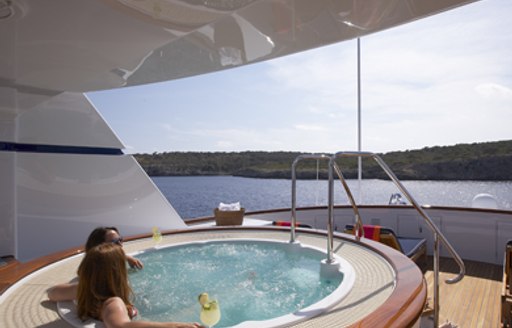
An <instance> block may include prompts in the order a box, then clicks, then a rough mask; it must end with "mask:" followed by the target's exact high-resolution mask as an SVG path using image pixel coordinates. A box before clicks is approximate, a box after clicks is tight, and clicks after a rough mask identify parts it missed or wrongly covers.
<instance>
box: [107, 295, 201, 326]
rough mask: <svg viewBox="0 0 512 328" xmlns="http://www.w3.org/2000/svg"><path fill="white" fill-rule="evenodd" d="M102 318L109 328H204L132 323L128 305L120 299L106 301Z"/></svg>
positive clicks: (162, 323) (170, 323) (189, 324)
mask: <svg viewBox="0 0 512 328" xmlns="http://www.w3.org/2000/svg"><path fill="white" fill-rule="evenodd" d="M101 317H102V320H103V323H104V324H105V326H106V327H107V328H125V327H126V328H128V327H130V328H204V327H203V326H201V325H200V324H198V323H188V322H150V321H131V320H130V317H129V316H128V310H127V309H126V305H125V304H124V302H123V300H122V299H121V298H119V297H111V298H109V299H108V300H106V301H105V303H104V304H103V309H102V311H101Z"/></svg>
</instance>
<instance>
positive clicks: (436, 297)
mask: <svg viewBox="0 0 512 328" xmlns="http://www.w3.org/2000/svg"><path fill="white" fill-rule="evenodd" d="M434 327H439V234H438V233H437V232H434Z"/></svg>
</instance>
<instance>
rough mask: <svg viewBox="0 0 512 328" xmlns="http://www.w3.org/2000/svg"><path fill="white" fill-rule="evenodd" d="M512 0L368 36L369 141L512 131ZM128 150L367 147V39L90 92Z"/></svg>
mask: <svg viewBox="0 0 512 328" xmlns="http://www.w3.org/2000/svg"><path fill="white" fill-rule="evenodd" d="M511 15H512V1H510V0H482V1H479V2H476V3H473V4H470V5H467V6H464V7H460V8H457V9H454V10H452V11H449V12H445V13H442V14H438V15H435V16H432V17H429V18H425V19H422V20H418V21H416V22H413V23H410V24H406V25H403V26H399V27H395V28H392V29H389V30H386V31H382V32H379V33H376V34H372V35H370V36H365V37H363V38H361V39H360V45H361V97H362V102H361V110H362V111H361V118H362V121H361V122H362V123H361V145H360V147H361V149H362V150H364V151H371V152H378V153H386V152H390V151H404V150H412V149H421V148H424V147H433V146H446V145H455V144H460V143H475V142H489V141H499V140H510V139H512V28H511V25H510V23H509V19H510V16H511ZM87 95H88V97H89V98H90V100H91V101H92V102H93V104H94V105H95V106H96V108H97V109H98V110H99V112H100V113H101V114H102V115H103V117H104V118H105V119H106V121H107V122H108V123H109V125H110V126H111V127H112V128H113V130H114V131H115V132H116V134H117V135H118V136H119V138H120V139H121V140H122V141H123V143H124V144H125V146H126V148H125V153H154V152H170V151H208V152H210V151H211V152H217V151H220V152H231V151H258V150H261V151H302V152H314V153H321V152H329V153H332V152H337V151H350V150H357V149H358V147H359V145H358V124H357V108H358V104H357V41H356V40H349V41H345V42H342V43H338V44H335V45H330V46H325V47H322V48H317V49H314V50H310V51H306V52H302V53H299V54H295V55H290V56H287V57H282V58H278V59H274V60H272V61H267V62H263V63H259V64H253V65H248V66H245V67H239V68H235V69H230V70H225V71H221V72H216V73H211V74H207V75H202V76H196V77H190V78H185V79H180V80H174V81H169V82H163V83H157V84H152V85H145V86H138V87H130V88H122V89H117V90H110V91H101V92H92V93H88V94H87Z"/></svg>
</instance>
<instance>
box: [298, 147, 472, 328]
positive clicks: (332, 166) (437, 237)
mask: <svg viewBox="0 0 512 328" xmlns="http://www.w3.org/2000/svg"><path fill="white" fill-rule="evenodd" d="M339 157H361V158H362V157H371V158H373V159H374V160H375V161H376V162H377V164H379V166H380V167H381V168H382V169H383V170H384V172H386V174H387V175H388V177H389V178H390V179H391V181H392V182H393V183H394V184H395V185H396V187H397V188H398V189H399V190H400V192H401V193H402V194H403V195H404V196H405V197H406V198H407V200H408V201H409V202H410V203H411V204H412V206H413V207H414V209H415V210H416V211H417V212H418V213H419V214H420V215H421V217H422V218H423V219H424V221H425V222H426V223H427V226H428V227H429V228H430V229H431V231H432V233H433V234H434V256H433V257H434V300H433V301H434V327H438V326H439V261H440V260H439V255H440V243H442V244H443V245H444V246H445V247H446V249H447V250H448V252H449V253H450V254H451V256H452V257H453V258H454V260H455V262H457V264H458V266H459V268H460V271H459V274H458V275H457V276H455V277H454V278H452V279H447V280H446V283H448V284H453V283H456V282H458V281H460V280H461V279H462V278H463V277H464V275H465V271H466V269H465V266H464V262H463V261H462V259H461V258H460V256H459V255H458V254H457V252H456V251H455V249H454V248H453V247H452V245H451V244H450V242H449V241H448V240H447V239H446V237H445V236H444V235H443V233H442V232H441V231H440V230H439V228H438V227H437V226H436V225H435V223H434V222H433V221H432V219H431V218H430V217H429V216H428V214H427V213H426V212H425V211H424V210H423V209H422V208H421V206H420V205H419V204H418V203H417V202H416V200H415V199H414V198H413V197H412V195H411V194H410V193H409V191H408V190H407V189H406V188H405V187H404V185H403V184H402V183H401V182H400V180H398V178H397V177H396V175H395V174H394V173H393V171H391V169H390V168H389V166H388V165H387V164H386V163H385V162H384V161H383V160H382V159H381V158H380V157H379V156H378V155H376V154H374V153H371V152H337V153H335V154H334V155H332V156H329V155H326V154H312V155H300V156H298V157H297V158H296V159H295V160H294V162H293V164H292V209H291V210H292V213H291V221H292V222H291V229H290V230H291V237H290V242H295V239H296V236H295V225H296V222H297V199H296V189H297V182H296V178H297V176H296V166H297V164H298V162H299V161H301V160H303V159H317V160H318V159H322V160H328V161H329V168H328V172H329V189H328V221H327V222H328V223H327V260H326V261H327V263H332V262H333V261H334V259H333V239H334V238H333V228H334V174H333V173H334V172H333V171H335V172H336V174H337V175H338V178H339V180H340V181H341V184H342V185H343V188H344V189H345V192H346V193H347V196H348V198H349V201H350V204H351V206H352V209H353V211H354V215H355V221H356V222H355V227H354V231H355V235H356V238H357V239H358V240H359V239H360V238H361V237H364V230H363V229H362V221H361V216H360V214H359V210H358V207H357V205H356V202H355V200H354V197H353V196H352V192H351V191H350V188H349V186H348V184H347V182H346V180H345V178H344V177H343V173H342V170H341V169H340V167H339V166H338V165H337V164H336V159H337V158H339Z"/></svg>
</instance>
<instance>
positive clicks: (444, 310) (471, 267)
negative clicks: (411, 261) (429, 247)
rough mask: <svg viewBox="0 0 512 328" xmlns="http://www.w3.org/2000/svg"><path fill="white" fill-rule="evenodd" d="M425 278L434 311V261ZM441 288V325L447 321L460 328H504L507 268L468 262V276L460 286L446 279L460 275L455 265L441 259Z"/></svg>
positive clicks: (429, 266) (430, 264) (429, 301)
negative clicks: (502, 297) (503, 289)
mask: <svg viewBox="0 0 512 328" xmlns="http://www.w3.org/2000/svg"><path fill="white" fill-rule="evenodd" d="M427 262H428V264H427V268H426V271H424V276H425V279H426V281H427V285H428V303H429V304H428V305H429V308H431V307H433V299H434V297H433V295H434V294H433V293H434V292H433V290H434V288H433V286H434V273H433V270H432V257H429V258H428V260H427ZM440 262H441V263H440V273H441V274H440V279H439V281H440V285H439V304H440V311H439V323H440V324H442V323H445V322H446V321H449V322H451V323H452V324H454V325H457V326H458V327H459V328H471V327H474V328H477V327H478V328H487V327H501V318H500V315H501V305H500V295H501V284H502V276H503V267H502V266H500V265H494V264H488V263H481V262H475V261H468V260H465V261H464V264H465V266H466V275H465V276H464V279H462V280H461V281H460V282H458V283H456V284H447V283H446V282H445V280H446V279H449V278H453V277H454V276H455V275H457V274H458V272H459V268H458V266H457V264H456V263H455V261H453V260H451V259H447V258H441V261H440Z"/></svg>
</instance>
